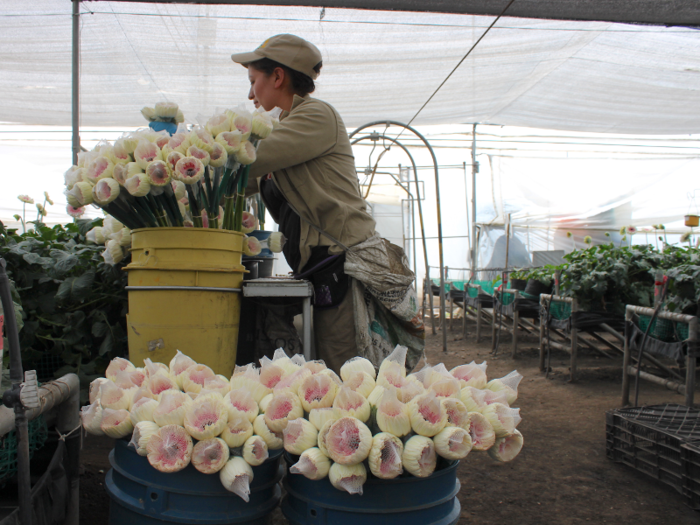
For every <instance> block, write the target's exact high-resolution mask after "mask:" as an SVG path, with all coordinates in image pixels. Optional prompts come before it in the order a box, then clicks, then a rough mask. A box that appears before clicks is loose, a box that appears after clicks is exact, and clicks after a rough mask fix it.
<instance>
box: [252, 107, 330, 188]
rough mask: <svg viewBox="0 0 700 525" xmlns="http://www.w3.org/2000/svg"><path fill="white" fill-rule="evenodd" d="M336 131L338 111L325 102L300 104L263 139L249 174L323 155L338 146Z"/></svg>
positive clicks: (256, 174)
mask: <svg viewBox="0 0 700 525" xmlns="http://www.w3.org/2000/svg"><path fill="white" fill-rule="evenodd" d="M337 130H338V126H337V122H336V118H335V114H334V113H333V111H332V110H331V109H330V108H329V107H328V106H326V105H325V104H324V103H322V102H318V101H311V102H306V103H303V104H301V105H299V106H298V107H297V108H295V109H294V110H293V111H292V112H291V113H290V114H289V115H287V117H286V118H285V119H284V120H283V121H282V122H280V124H279V126H278V127H277V128H276V129H275V130H274V131H273V132H272V133H271V134H270V136H269V137H267V138H266V139H264V140H262V141H261V142H260V145H259V146H258V151H257V160H256V161H255V162H254V163H253V164H252V165H251V167H250V177H251V178H254V179H257V178H258V177H261V176H262V175H265V174H267V173H271V172H274V171H278V170H282V169H284V168H288V167H290V166H296V165H297V164H301V163H303V162H307V161H310V160H312V159H315V158H316V157H319V156H321V155H323V153H325V152H326V151H328V150H330V149H332V148H333V146H335V143H336V141H337V134H338V133H337Z"/></svg>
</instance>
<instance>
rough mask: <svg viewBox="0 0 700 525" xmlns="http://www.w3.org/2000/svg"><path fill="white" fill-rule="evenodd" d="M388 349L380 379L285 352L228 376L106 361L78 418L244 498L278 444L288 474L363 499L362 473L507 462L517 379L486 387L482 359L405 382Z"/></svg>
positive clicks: (362, 365) (193, 366) (189, 364)
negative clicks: (476, 459) (478, 460)
mask: <svg viewBox="0 0 700 525" xmlns="http://www.w3.org/2000/svg"><path fill="white" fill-rule="evenodd" d="M406 350H407V349H406V348H405V347H401V346H397V347H396V349H395V350H394V352H393V353H392V354H391V355H389V356H388V357H387V358H386V359H385V360H384V361H383V362H382V364H381V366H380V368H379V371H377V370H376V369H375V368H374V365H373V364H372V363H371V362H370V361H369V360H367V359H364V358H362V357H355V358H353V359H351V360H349V361H347V362H346V363H345V364H344V365H343V366H342V367H341V369H340V377H339V376H338V375H337V374H336V373H335V372H333V371H332V370H330V369H329V368H327V367H326V365H325V364H324V363H323V361H306V360H305V359H304V357H303V356H301V355H294V356H292V357H289V356H287V355H286V354H285V353H284V351H283V350H282V349H279V350H277V351H276V352H275V354H274V356H273V358H272V359H269V358H267V357H264V358H263V359H262V360H261V361H260V366H259V367H258V366H256V365H255V364H253V363H250V364H248V365H246V366H242V367H239V366H236V368H235V370H234V372H233V375H232V376H231V377H230V378H228V377H225V376H222V375H217V374H215V373H214V371H213V370H212V369H211V368H209V367H208V366H206V365H203V364H198V363H195V362H194V361H193V360H192V359H191V358H189V357H188V356H186V355H185V354H182V353H181V352H179V351H178V352H177V354H176V355H175V356H174V357H173V358H172V360H171V361H170V363H169V364H165V363H153V362H151V361H150V360H149V359H146V360H145V362H144V367H143V368H137V367H136V366H135V365H134V364H133V363H131V362H129V361H127V360H126V359H121V358H117V359H115V360H113V361H112V362H111V363H110V365H109V366H108V368H107V370H106V373H105V375H106V377H105V378H99V379H96V380H95V381H94V382H93V383H92V385H91V387H90V402H91V404H90V405H89V406H86V407H83V410H82V422H83V426H84V428H85V430H86V431H87V432H89V433H92V434H98V435H101V434H106V435H108V436H110V437H113V438H116V439H119V438H127V437H129V436H131V442H130V445H131V446H133V447H134V449H135V450H136V452H137V453H138V454H139V455H142V456H146V457H147V458H148V462H149V463H150V464H151V465H152V466H153V467H154V468H156V469H158V470H160V471H162V472H177V471H179V470H182V469H185V468H190V467H189V465H192V466H193V467H194V468H195V469H197V470H199V471H200V472H203V473H206V474H213V473H218V474H219V477H220V479H221V482H222V484H223V485H224V486H225V487H226V488H227V489H228V490H230V491H231V492H234V493H236V494H238V495H239V496H240V497H241V498H243V499H244V500H245V501H248V496H249V494H250V486H249V484H250V482H251V481H252V479H253V476H254V469H255V467H256V466H258V465H260V464H262V463H263V462H264V461H265V460H266V459H267V458H268V457H269V455H270V452H269V451H272V450H278V449H282V448H284V450H285V451H286V452H287V453H288V454H289V457H288V460H291V463H290V469H289V472H290V474H291V475H297V474H298V475H303V476H305V477H307V478H309V479H311V480H317V481H321V480H325V479H326V478H328V481H324V482H326V483H328V482H330V484H331V485H332V486H333V487H335V488H336V489H338V490H341V491H346V492H348V493H350V494H358V495H361V494H362V489H363V485H364V484H365V482H366V480H367V479H368V477H371V476H373V477H376V478H380V479H387V480H388V479H394V478H401V477H406V476H415V477H421V478H424V477H429V476H430V475H431V474H432V473H433V472H435V471H436V470H440V469H441V468H446V467H447V466H449V465H451V464H454V463H453V462H454V461H458V460H460V459H464V458H465V457H466V456H467V455H468V454H469V453H471V452H472V451H478V453H484V452H487V453H488V454H489V456H491V458H493V459H494V460H496V461H502V462H505V461H511V460H512V459H514V458H515V457H516V456H517V455H518V454H519V452H520V450H521V449H522V446H523V437H522V435H521V434H520V432H519V431H518V430H517V429H516V427H517V426H518V423H519V422H520V413H519V412H520V409H517V408H511V405H512V404H513V403H514V402H515V400H516V399H517V396H518V393H517V389H518V384H519V382H520V379H521V378H522V376H521V375H520V374H518V373H517V372H511V373H510V374H508V375H507V376H505V377H503V378H497V379H492V380H490V381H488V380H487V376H486V363H481V364H476V363H474V362H472V363H470V364H465V365H461V366H457V367H455V368H453V369H452V370H450V371H448V370H447V369H446V368H445V366H444V365H443V364H439V365H436V366H426V367H424V368H422V369H421V370H420V371H418V372H416V373H413V374H409V375H407V374H406V368H405V359H406Z"/></svg>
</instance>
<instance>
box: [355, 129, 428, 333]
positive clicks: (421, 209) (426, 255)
mask: <svg viewBox="0 0 700 525" xmlns="http://www.w3.org/2000/svg"><path fill="white" fill-rule="evenodd" d="M376 136H377V137H379V138H382V139H384V140H388V141H390V142H393V143H394V144H396V145H397V146H398V147H399V148H401V149H402V150H403V151H404V153H406V155H407V156H408V158H409V159H410V160H411V165H412V166H413V173H414V174H415V173H416V170H417V169H418V168H417V166H416V161H415V160H414V159H413V155H411V153H410V152H409V151H408V148H406V146H404V145H403V144H401V143H400V142H399V141H398V140H396V139H393V138H391V137H387V136H386V135H376ZM374 139H375V135H365V136H363V137H359V138H356V139H355V140H353V141H352V142H350V146H354V145H355V144H357V143H358V142H361V141H363V140H372V141H374ZM409 188H410V181H409ZM404 190H405V191H406V193H408V195H409V196H410V197H411V198H412V199H413V198H414V197H413V195H412V194H411V192H410V191H409V189H406V188H404ZM415 199H420V190H419V191H418V192H417V197H415ZM418 216H419V220H420V226H421V238H422V239H423V258H424V260H425V267H426V268H427V267H428V251H427V249H426V245H425V229H424V227H423V208H422V206H421V204H420V200H418ZM412 226H413V230H414V231H413V236H414V237H415V235H416V232H415V224H412ZM413 245H414V248H413V262H414V264H415V263H416V252H415V239H414V244H413ZM416 279H417V276H416ZM434 328H435V327H434V325H433V333H435V331H434Z"/></svg>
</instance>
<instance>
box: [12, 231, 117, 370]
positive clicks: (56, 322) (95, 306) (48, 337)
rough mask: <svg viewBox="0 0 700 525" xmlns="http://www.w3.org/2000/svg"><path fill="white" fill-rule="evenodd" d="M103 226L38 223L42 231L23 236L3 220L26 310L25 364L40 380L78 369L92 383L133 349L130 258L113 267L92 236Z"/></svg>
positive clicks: (21, 302) (22, 313)
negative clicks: (129, 319) (89, 237)
mask: <svg viewBox="0 0 700 525" xmlns="http://www.w3.org/2000/svg"><path fill="white" fill-rule="evenodd" d="M101 224H102V219H96V220H94V221H90V220H80V221H77V222H76V223H72V224H68V225H66V226H60V225H58V226H54V227H53V228H49V227H47V226H45V225H43V224H41V223H36V224H35V231H29V232H27V233H25V234H21V235H18V234H17V231H16V230H9V229H6V228H5V226H4V225H3V224H2V223H1V222H0V257H3V258H4V259H5V260H6V261H7V273H8V275H9V277H10V279H11V281H12V282H13V284H14V288H15V291H16V296H15V297H16V299H17V300H18V303H19V306H20V308H21V309H20V310H19V315H20V316H21V317H18V321H20V320H21V322H23V327H22V329H21V330H20V347H21V350H22V363H23V366H24V367H25V370H37V375H38V376H39V379H40V380H46V379H51V378H53V377H58V376H61V375H63V374H66V373H69V372H75V373H77V374H78V375H79V376H80V378H81V382H82V383H87V382H89V381H91V380H92V379H94V378H95V377H98V376H100V375H104V371H105V368H106V367H107V364H108V363H109V361H110V359H112V358H113V357H116V356H125V355H126V354H127V353H128V351H127V337H126V312H127V293H126V290H125V286H126V279H127V277H126V272H124V271H122V268H123V266H124V264H126V262H122V263H121V264H119V265H116V266H110V265H108V264H106V263H105V262H104V260H103V258H102V256H101V254H102V252H103V251H104V246H101V245H95V244H88V243H87V241H86V239H85V234H86V233H87V232H88V231H89V230H90V229H91V228H93V227H94V226H100V225H101ZM16 311H17V310H16Z"/></svg>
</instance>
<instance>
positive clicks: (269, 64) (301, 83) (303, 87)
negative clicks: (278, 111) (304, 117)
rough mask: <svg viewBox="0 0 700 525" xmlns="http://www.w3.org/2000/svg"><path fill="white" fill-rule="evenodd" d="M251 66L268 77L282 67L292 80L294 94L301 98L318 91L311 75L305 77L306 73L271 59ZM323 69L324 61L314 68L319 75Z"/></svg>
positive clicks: (258, 61)
mask: <svg viewBox="0 0 700 525" xmlns="http://www.w3.org/2000/svg"><path fill="white" fill-rule="evenodd" d="M250 66H252V67H253V68H255V69H257V70H258V71H262V72H263V73H265V74H266V75H268V76H269V75H271V74H272V72H273V71H274V70H275V69H277V68H278V67H281V68H282V69H284V72H285V73H286V74H287V75H288V76H289V78H290V79H291V85H292V90H294V93H296V94H297V95H299V96H302V97H304V96H306V95H308V94H309V93H313V92H314V90H315V89H316V84H314V81H313V79H312V78H311V77H310V76H309V75H305V74H304V73H301V72H299V71H297V70H295V69H292V68H291V67H287V66H285V65H284V64H280V63H279V62H275V61H274V60H271V59H269V58H261V59H260V60H256V61H255V62H251V63H250V64H248V67H250ZM322 67H323V61H321V62H319V63H318V64H316V65H315V66H314V71H316V73H319V72H320V71H321V68H322Z"/></svg>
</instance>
